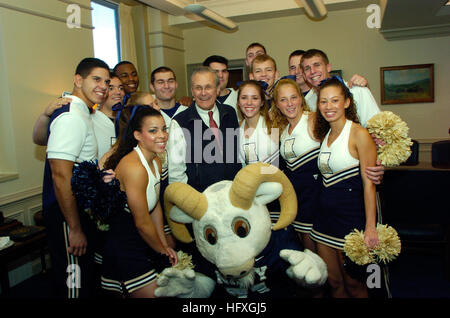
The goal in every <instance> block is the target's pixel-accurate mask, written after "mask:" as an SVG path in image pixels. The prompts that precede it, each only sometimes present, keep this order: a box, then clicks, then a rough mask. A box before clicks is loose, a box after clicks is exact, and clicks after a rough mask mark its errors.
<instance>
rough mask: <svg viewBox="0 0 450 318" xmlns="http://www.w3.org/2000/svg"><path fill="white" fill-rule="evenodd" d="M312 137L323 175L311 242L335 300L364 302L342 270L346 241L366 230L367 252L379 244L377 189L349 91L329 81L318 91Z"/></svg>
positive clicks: (372, 149)
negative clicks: (319, 142) (356, 231)
mask: <svg viewBox="0 0 450 318" xmlns="http://www.w3.org/2000/svg"><path fill="white" fill-rule="evenodd" d="M317 108H318V110H319V111H318V112H317V115H316V123H315V136H316V138H317V139H319V140H322V145H321V148H320V153H319V159H318V166H319V169H320V172H321V174H322V181H323V186H322V191H321V193H320V209H319V211H320V212H319V213H318V214H317V217H316V218H315V219H314V225H313V230H312V232H311V237H312V239H313V240H314V241H316V242H317V251H318V254H319V255H320V256H321V257H322V259H323V260H324V261H325V263H326V264H327V268H328V282H329V284H330V286H331V293H332V296H333V297H367V296H368V294H367V288H366V286H365V282H362V281H359V280H358V279H354V278H352V277H350V276H349V275H348V273H347V272H346V270H345V267H344V255H343V251H342V250H343V246H344V242H345V241H344V237H345V236H346V235H347V234H349V233H350V232H351V231H353V229H355V228H356V229H359V230H364V241H365V243H366V246H367V248H369V249H370V248H373V247H375V246H376V245H378V236H377V232H376V192H375V191H376V190H375V186H374V184H373V183H372V182H371V181H370V180H369V179H368V178H367V176H366V174H365V173H361V171H365V169H366V167H372V166H375V162H376V157H377V150H376V146H375V143H374V141H373V140H372V138H371V137H370V135H369V133H368V132H367V130H366V129H364V128H363V127H362V126H360V125H359V124H358V117H357V115H356V108H355V105H354V102H353V97H352V95H351V93H350V91H349V89H348V88H347V87H346V86H345V84H344V83H343V82H341V81H340V80H339V79H338V78H336V77H333V78H331V79H329V80H327V81H326V82H325V83H324V84H322V85H321V86H320V90H319V95H318V101H317Z"/></svg>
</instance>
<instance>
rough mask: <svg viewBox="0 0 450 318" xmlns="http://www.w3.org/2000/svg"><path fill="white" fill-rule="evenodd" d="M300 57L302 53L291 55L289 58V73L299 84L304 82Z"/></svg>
mask: <svg viewBox="0 0 450 318" xmlns="http://www.w3.org/2000/svg"><path fill="white" fill-rule="evenodd" d="M301 59H302V55H293V56H291V57H290V58H289V75H295V81H296V82H297V84H298V85H300V86H301V85H303V84H304V83H305V78H304V77H303V70H302V67H301V65H300V61H301Z"/></svg>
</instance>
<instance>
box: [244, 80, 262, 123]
mask: <svg viewBox="0 0 450 318" xmlns="http://www.w3.org/2000/svg"><path fill="white" fill-rule="evenodd" d="M262 98H264V97H261V90H260V89H258V88H257V87H256V86H255V85H252V84H247V85H245V86H244V87H241V88H240V89H239V97H238V105H239V109H240V110H241V112H242V114H243V115H244V117H245V118H247V119H249V118H253V117H255V116H257V115H258V114H259V112H260V110H261V107H262V106H263V105H264V100H263V99H262Z"/></svg>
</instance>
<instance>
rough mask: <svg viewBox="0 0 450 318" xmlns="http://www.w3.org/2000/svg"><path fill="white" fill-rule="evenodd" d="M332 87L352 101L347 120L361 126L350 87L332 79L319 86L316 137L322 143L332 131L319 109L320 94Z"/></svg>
mask: <svg viewBox="0 0 450 318" xmlns="http://www.w3.org/2000/svg"><path fill="white" fill-rule="evenodd" d="M330 86H336V87H339V88H340V89H341V92H342V95H344V98H345V99H347V98H348V99H350V106H349V107H347V108H346V109H345V118H346V119H350V120H351V121H353V122H355V123H358V124H359V118H358V113H357V112H356V106H355V102H354V100H353V95H352V93H351V92H350V90H349V89H348V87H347V86H346V85H345V84H344V83H342V82H341V81H340V80H339V79H337V78H336V77H332V78H330V79H328V80H326V81H325V82H323V84H322V85H320V86H319V92H318V94H317V112H316V119H315V125H314V136H315V137H316V138H317V139H318V140H320V141H322V140H323V139H324V138H325V136H326V135H327V133H328V131H329V130H330V123H329V122H328V121H326V119H325V118H323V116H322V114H321V112H320V109H319V103H320V92H321V91H322V90H323V89H324V88H326V87H330Z"/></svg>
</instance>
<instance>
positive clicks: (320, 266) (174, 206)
mask: <svg viewBox="0 0 450 318" xmlns="http://www.w3.org/2000/svg"><path fill="white" fill-rule="evenodd" d="M277 198H279V201H280V206H281V212H280V217H279V219H278V221H277V222H276V224H275V225H273V227H272V222H271V219H270V216H269V212H268V210H267V207H266V204H267V203H269V202H272V201H274V200H276V199H277ZM164 202H165V204H164V205H165V213H166V217H167V220H168V223H169V225H170V226H171V228H172V233H173V235H174V236H175V237H176V238H177V239H178V240H179V241H181V242H183V243H191V242H193V239H192V237H191V235H190V233H189V231H188V230H187V227H186V226H185V224H186V223H192V229H193V234H194V237H195V244H196V247H197V250H198V251H199V252H200V254H201V256H202V257H200V258H194V259H195V262H194V266H195V267H194V269H183V270H180V269H176V268H173V267H172V268H166V269H165V270H164V271H163V272H162V273H161V275H160V277H159V278H158V286H159V287H158V288H157V289H156V292H155V295H157V296H158V297H167V296H168V297H174V296H175V297H181V298H189V297H192V298H206V297H227V296H228V297H229V296H230V295H231V296H235V297H248V298H255V297H278V298H280V297H302V296H305V295H309V293H308V288H304V287H317V286H320V285H323V284H324V283H325V281H326V279H327V269H326V265H325V263H324V261H323V260H322V259H321V258H320V257H319V256H318V255H317V254H315V253H313V252H311V251H309V250H307V249H305V250H304V249H303V247H302V246H301V244H300V242H299V240H298V237H297V234H296V233H295V232H294V230H293V228H292V226H290V224H291V223H292V221H293V220H294V219H295V216H296V214H297V197H296V194H295V191H294V188H293V187H292V184H291V183H290V181H289V179H288V178H287V177H286V176H285V175H284V173H283V172H281V171H280V170H279V169H278V168H276V167H274V166H271V165H269V164H265V163H255V164H251V165H248V166H246V167H244V168H242V169H241V170H240V171H239V172H238V174H237V175H236V177H235V178H234V180H233V181H229V180H225V181H221V182H217V183H215V184H213V185H211V186H209V187H208V188H207V189H206V190H205V191H204V192H203V193H200V192H198V191H196V190H195V189H194V188H192V187H191V186H189V185H187V184H184V183H178V182H176V183H172V184H170V185H169V186H168V187H167V189H166V191H165V193H164ZM300 213H301V211H300ZM200 263H203V264H200ZM205 264H206V266H204V265H205ZM194 270H195V271H194ZM299 286H300V287H299Z"/></svg>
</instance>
